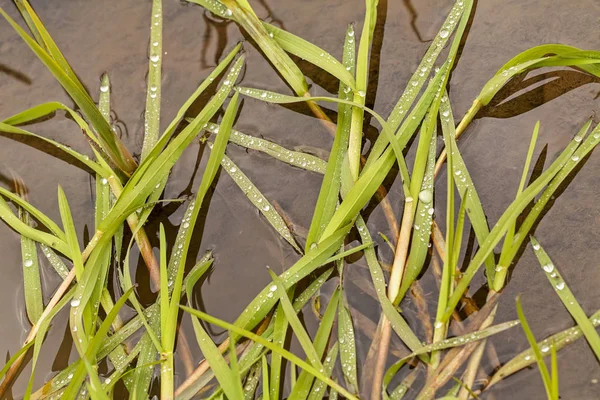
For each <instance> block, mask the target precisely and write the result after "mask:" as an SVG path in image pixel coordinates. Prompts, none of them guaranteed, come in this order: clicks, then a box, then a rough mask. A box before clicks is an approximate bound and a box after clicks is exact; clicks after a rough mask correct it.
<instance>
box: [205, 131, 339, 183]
mask: <svg viewBox="0 0 600 400" xmlns="http://www.w3.org/2000/svg"><path fill="white" fill-rule="evenodd" d="M206 130H207V131H208V132H210V133H213V134H218V133H219V125H217V124H213V123H212V122H209V123H208V124H207V126H206ZM229 141H230V142H231V143H234V144H237V145H238V146H241V147H244V148H246V149H252V150H258V151H260V152H263V153H265V154H268V155H270V156H272V157H273V158H276V159H277V160H279V161H283V162H284V163H286V164H290V165H293V166H295V167H298V168H301V169H304V170H307V171H312V172H317V173H320V174H324V173H325V168H326V166H327V162H325V161H323V160H322V159H320V158H319V157H316V156H313V155H312V154H307V153H304V152H301V151H293V150H288V149H286V148H285V147H282V146H280V145H278V144H277V143H274V142H271V141H269V140H266V139H262V138H258V137H254V136H250V135H247V134H245V133H242V132H240V131H236V130H235V129H232V130H231V135H230V136H229Z"/></svg>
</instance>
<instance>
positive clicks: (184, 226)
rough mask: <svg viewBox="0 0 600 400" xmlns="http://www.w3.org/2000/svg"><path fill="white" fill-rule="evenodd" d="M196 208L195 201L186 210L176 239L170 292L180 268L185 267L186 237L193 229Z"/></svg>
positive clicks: (170, 266) (171, 262)
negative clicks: (183, 260)
mask: <svg viewBox="0 0 600 400" xmlns="http://www.w3.org/2000/svg"><path fill="white" fill-rule="evenodd" d="M194 207H195V205H194V201H191V202H190V204H189V205H188V207H187V209H186V210H185V213H184V214H183V218H182V220H181V224H180V225H179V230H178V231H177V237H176V238H175V244H174V245H173V250H172V252H171V258H170V259H169V266H168V268H167V284H168V287H169V290H170V289H172V288H173V284H174V282H175V277H176V275H177V270H178V268H183V267H184V266H182V265H180V264H181V257H182V256H183V251H184V247H185V241H186V237H187V236H188V235H189V230H190V228H191V220H192V216H193V213H194Z"/></svg>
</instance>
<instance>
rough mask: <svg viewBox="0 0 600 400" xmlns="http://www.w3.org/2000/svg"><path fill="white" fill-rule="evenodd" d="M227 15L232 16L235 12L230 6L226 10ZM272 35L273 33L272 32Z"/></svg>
mask: <svg viewBox="0 0 600 400" xmlns="http://www.w3.org/2000/svg"><path fill="white" fill-rule="evenodd" d="M225 15H227V16H228V17H231V16H232V15H233V12H232V11H231V10H230V9H229V8H228V9H227V11H225ZM270 35H272V34H270Z"/></svg>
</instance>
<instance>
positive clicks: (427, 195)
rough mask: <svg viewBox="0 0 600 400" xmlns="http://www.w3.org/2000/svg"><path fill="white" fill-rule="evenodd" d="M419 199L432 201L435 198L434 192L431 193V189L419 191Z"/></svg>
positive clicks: (424, 201)
mask: <svg viewBox="0 0 600 400" xmlns="http://www.w3.org/2000/svg"><path fill="white" fill-rule="evenodd" d="M419 200H421V201H422V202H423V203H426V204H428V203H431V201H432V200H433V193H431V191H430V190H422V191H421V192H420V193H419Z"/></svg>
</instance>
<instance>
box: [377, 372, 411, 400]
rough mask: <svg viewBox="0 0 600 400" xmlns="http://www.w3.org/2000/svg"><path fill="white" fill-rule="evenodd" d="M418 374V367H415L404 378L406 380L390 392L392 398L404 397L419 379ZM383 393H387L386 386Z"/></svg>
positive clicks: (397, 399)
mask: <svg viewBox="0 0 600 400" xmlns="http://www.w3.org/2000/svg"><path fill="white" fill-rule="evenodd" d="M418 375H419V370H418V369H415V370H414V371H412V372H410V373H409V374H408V375H407V376H406V378H404V380H403V381H402V382H401V383H400V384H399V385H398V386H396V388H395V389H394V390H393V391H392V393H391V394H390V400H401V399H403V398H404V396H405V395H406V394H407V393H408V391H409V390H410V388H411V387H412V385H413V384H414V383H415V381H416V380H417V376H418ZM383 393H385V388H384V392H383Z"/></svg>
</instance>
